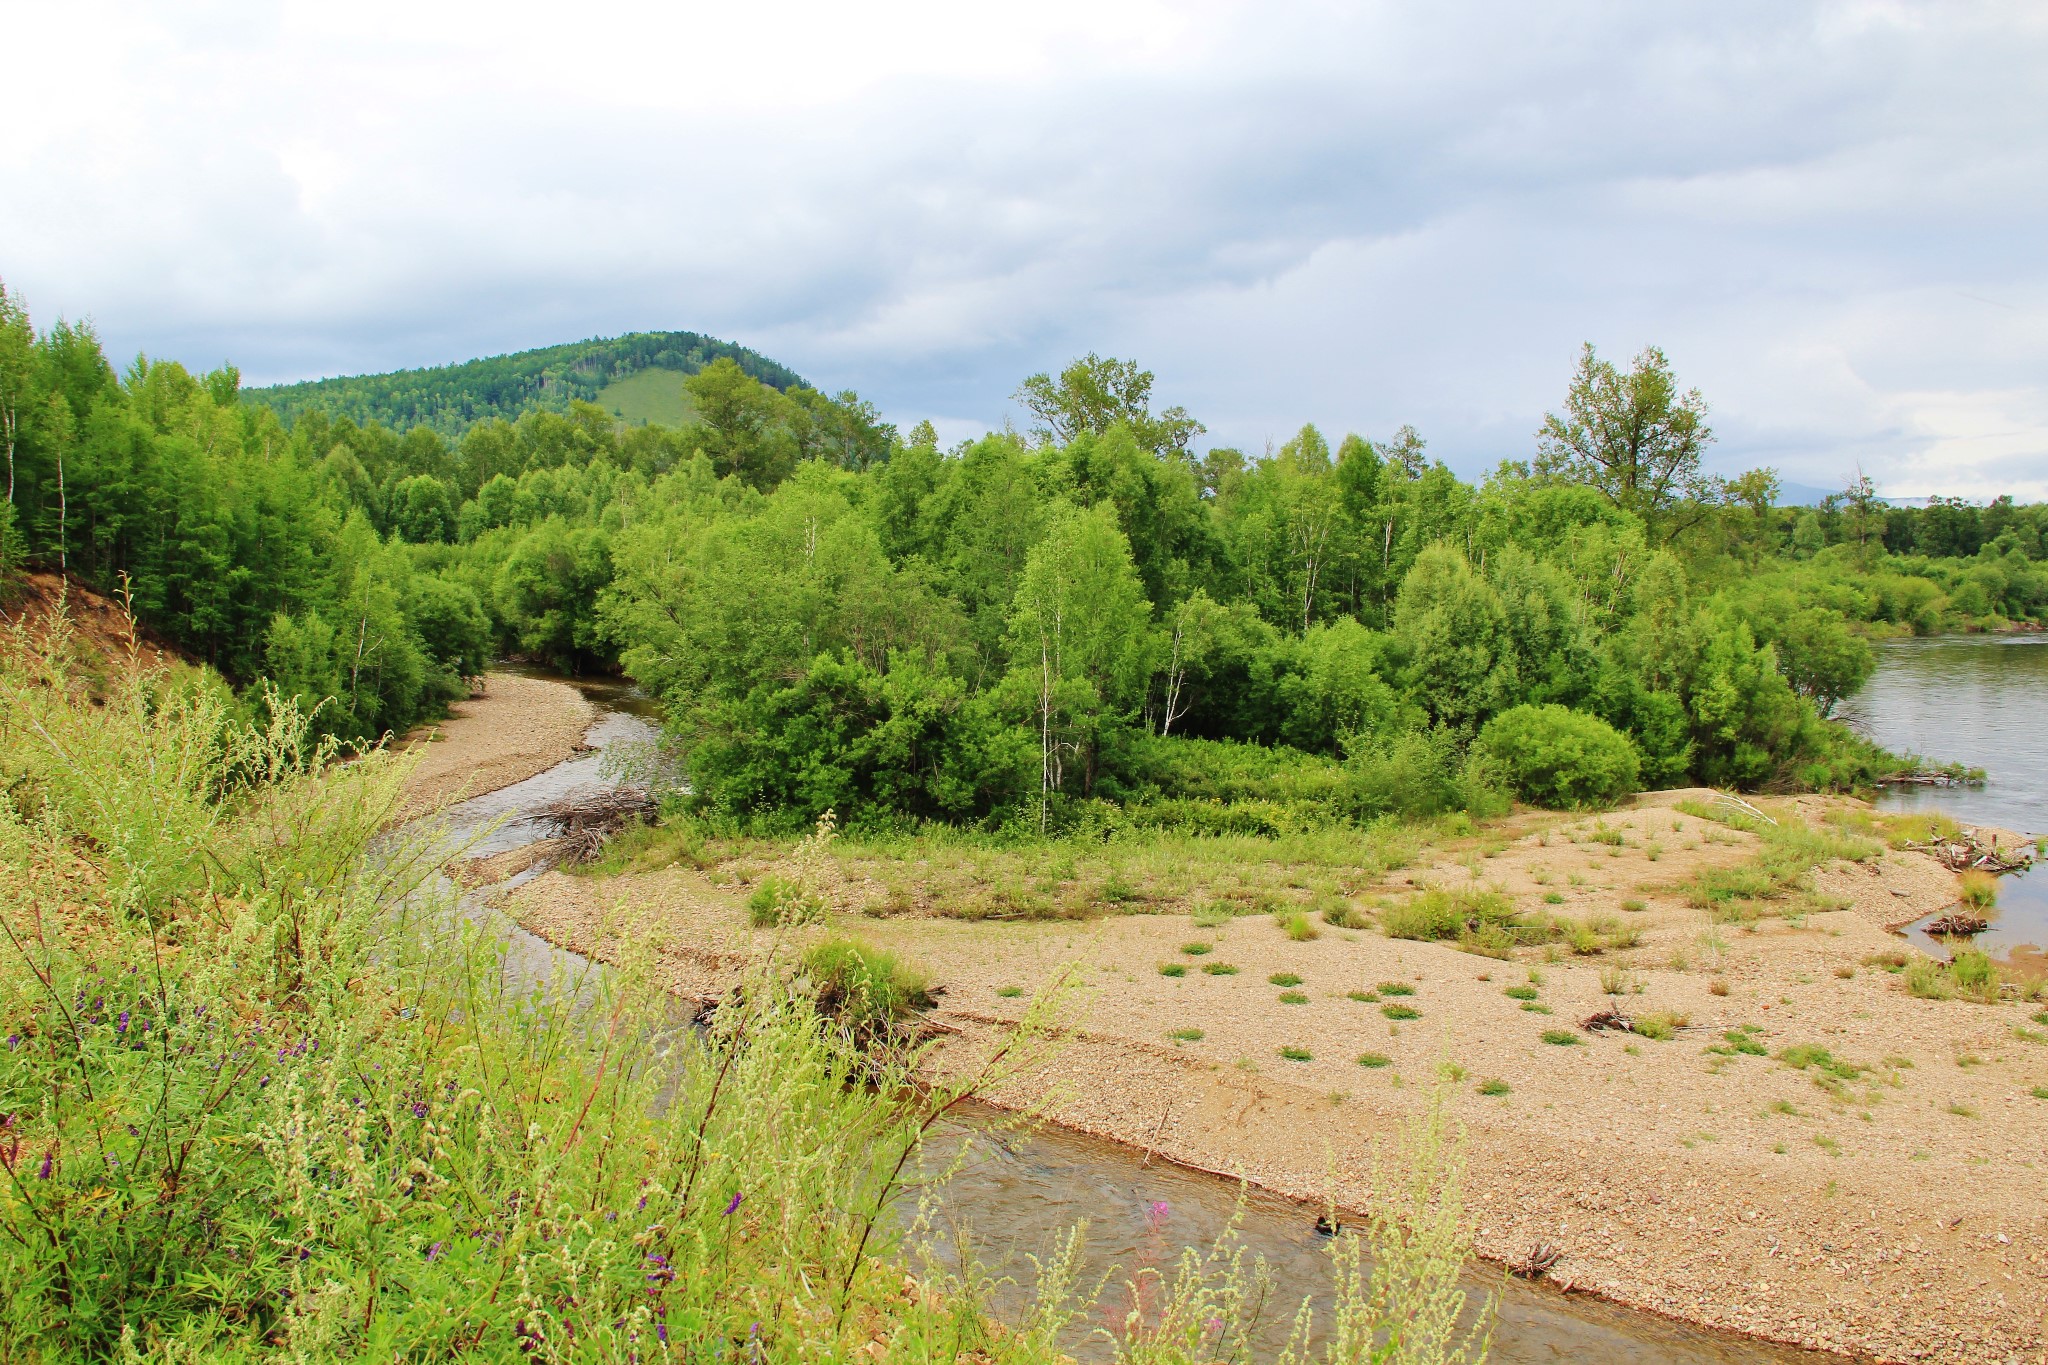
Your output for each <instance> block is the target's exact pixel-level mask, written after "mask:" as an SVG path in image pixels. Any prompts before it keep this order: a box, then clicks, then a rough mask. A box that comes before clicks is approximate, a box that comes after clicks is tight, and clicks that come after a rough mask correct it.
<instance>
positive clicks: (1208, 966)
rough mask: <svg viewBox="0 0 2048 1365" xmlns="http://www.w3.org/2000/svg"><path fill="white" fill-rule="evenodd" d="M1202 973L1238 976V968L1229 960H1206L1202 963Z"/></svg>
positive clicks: (1205, 974) (1206, 974)
mask: <svg viewBox="0 0 2048 1365" xmlns="http://www.w3.org/2000/svg"><path fill="white" fill-rule="evenodd" d="M1202 974H1203V975H1204V976H1236V975H1237V968H1236V966H1234V965H1233V964H1231V963H1228V962H1204V963H1203V964H1202Z"/></svg>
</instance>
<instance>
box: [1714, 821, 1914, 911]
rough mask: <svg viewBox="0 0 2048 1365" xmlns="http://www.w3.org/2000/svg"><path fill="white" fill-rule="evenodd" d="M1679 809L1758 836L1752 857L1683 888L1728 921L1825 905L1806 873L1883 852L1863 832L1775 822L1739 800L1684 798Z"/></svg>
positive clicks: (1718, 868) (1871, 856)
mask: <svg viewBox="0 0 2048 1365" xmlns="http://www.w3.org/2000/svg"><path fill="white" fill-rule="evenodd" d="M1678 808H1679V809H1680V810H1681V811H1684V812H1685V813H1686V814H1687V815H1692V816H1696V817H1698V818H1700V819H1702V820H1713V821H1716V822H1718V823H1720V824H1723V825H1727V826H1729V827H1731V828H1734V829H1740V830H1744V831H1747V832H1748V833H1751V834H1754V835H1756V836H1757V837H1758V839H1759V840H1760V844H1761V846H1760V847H1759V849H1758V851H1757V856H1756V859H1755V860H1754V861H1752V862H1748V863H1740V864H1737V865H1736V866H1734V867H1714V868H1705V869H1703V870H1701V871H1699V872H1697V873H1695V874H1694V875H1693V876H1692V877H1691V878H1690V879H1688V880H1687V882H1686V883H1685V885H1684V887H1683V891H1684V895H1685V899H1686V903H1687V904H1688V905H1693V906H1696V907H1698V908H1700V909H1703V910H1706V911H1707V912H1708V913H1710V914H1711V915H1713V917H1714V918H1715V919H1716V920H1717V921H1720V922H1722V923H1726V924H1754V923H1755V922H1756V921H1757V920H1758V919H1760V918H1762V917H1764V916H1766V915H1773V914H1785V913H1788V912H1789V913H1798V912H1800V911H1801V910H1805V909H1814V908H1827V907H1825V906H1819V905H1817V904H1816V903H1815V902H1814V901H1813V899H1812V897H1811V896H1810V895H1809V894H1807V891H1806V888H1807V874H1809V873H1810V872H1812V871H1813V869H1814V868H1816V867H1818V866H1820V865H1821V864H1822V863H1825V862H1830V861H1833V860H1836V859H1840V860H1843V861H1847V862H1868V861H1869V860H1870V859H1872V858H1875V857H1876V856H1878V854H1880V853H1881V852H1883V846H1882V845H1881V844H1879V843H1877V842H1875V841H1874V840H1871V839H1867V838H1864V837H1862V836H1861V835H1858V834H1853V833H1848V832H1846V831H1839V830H1835V829H1811V828H1809V827H1807V826H1806V825H1804V824H1801V823H1798V822H1797V821H1794V820H1790V819H1788V820H1782V821H1776V822H1773V821H1772V820H1770V819H1769V818H1767V817H1766V818H1759V817H1758V816H1757V815H1756V814H1752V813H1751V811H1750V809H1747V808H1745V807H1744V806H1742V805H1740V804H1734V803H1729V804H1712V805H1710V804H1707V803H1705V802H1699V801H1681V802H1680V803H1679V805H1678Z"/></svg>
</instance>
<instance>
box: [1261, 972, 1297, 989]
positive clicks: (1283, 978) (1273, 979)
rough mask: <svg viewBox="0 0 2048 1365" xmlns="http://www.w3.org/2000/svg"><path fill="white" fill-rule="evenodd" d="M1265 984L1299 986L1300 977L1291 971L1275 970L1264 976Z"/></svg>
mask: <svg viewBox="0 0 2048 1365" xmlns="http://www.w3.org/2000/svg"><path fill="white" fill-rule="evenodd" d="M1266 984H1268V985H1270V986H1299V985H1300V984H1301V978H1300V977H1299V976H1296V975H1295V974H1294V973H1293V972H1275V973H1273V974H1272V975H1271V976H1269V977H1267V978H1266Z"/></svg>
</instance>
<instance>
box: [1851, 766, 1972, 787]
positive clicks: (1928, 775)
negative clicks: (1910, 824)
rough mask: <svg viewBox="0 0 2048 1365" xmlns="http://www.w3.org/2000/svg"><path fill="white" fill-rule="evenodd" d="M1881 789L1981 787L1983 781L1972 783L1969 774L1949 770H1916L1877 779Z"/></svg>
mask: <svg viewBox="0 0 2048 1365" xmlns="http://www.w3.org/2000/svg"><path fill="white" fill-rule="evenodd" d="M1877 785H1878V786H1880V787H1981V786H1982V785H1984V784H1983V783H1982V781H1975V782H1973V781H1971V780H1970V775H1969V774H1968V773H1967V772H1959V771H1954V770H1951V769H1947V768H1914V769H1910V770H1908V771H1905V772H1896V773H1889V774H1887V775H1885V776H1884V777H1880V778H1878V779H1877Z"/></svg>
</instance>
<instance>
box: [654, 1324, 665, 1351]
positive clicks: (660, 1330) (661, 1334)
mask: <svg viewBox="0 0 2048 1365" xmlns="http://www.w3.org/2000/svg"><path fill="white" fill-rule="evenodd" d="M654 1335H655V1336H656V1337H658V1338H659V1339H660V1340H661V1344H662V1345H664V1346H666V1345H668V1324H667V1323H665V1322H663V1321H661V1319H659V1318H656V1319H655V1321H654Z"/></svg>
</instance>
